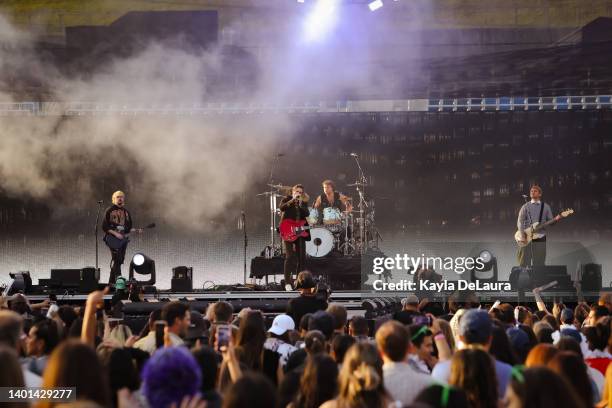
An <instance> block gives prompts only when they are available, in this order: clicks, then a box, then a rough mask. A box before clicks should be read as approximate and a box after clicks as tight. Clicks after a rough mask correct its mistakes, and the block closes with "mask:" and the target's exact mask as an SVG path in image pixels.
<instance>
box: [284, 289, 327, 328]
mask: <svg viewBox="0 0 612 408" xmlns="http://www.w3.org/2000/svg"><path fill="white" fill-rule="evenodd" d="M325 309H327V302H326V301H325V300H324V299H319V298H317V297H316V296H304V295H300V296H299V297H297V298H293V299H291V300H290V301H289V304H288V305H287V314H288V315H289V316H291V317H292V318H293V321H294V322H295V327H299V325H300V320H302V316H304V315H305V314H307V313H314V312H316V311H318V310H325Z"/></svg>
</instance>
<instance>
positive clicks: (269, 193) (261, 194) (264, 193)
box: [256, 191, 286, 197]
mask: <svg viewBox="0 0 612 408" xmlns="http://www.w3.org/2000/svg"><path fill="white" fill-rule="evenodd" d="M264 195H268V196H271V195H273V196H276V197H284V196H285V195H286V194H279V193H276V192H270V191H264V192H263V193H259V194H256V196H264Z"/></svg>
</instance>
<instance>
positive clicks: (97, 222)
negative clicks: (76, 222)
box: [94, 200, 104, 276]
mask: <svg viewBox="0 0 612 408" xmlns="http://www.w3.org/2000/svg"><path fill="white" fill-rule="evenodd" d="M103 203H104V200H100V201H98V209H97V211H96V225H95V226H94V237H95V241H96V273H97V274H98V276H100V268H99V267H98V254H99V249H98V245H99V244H98V224H99V222H100V210H102V204H103Z"/></svg>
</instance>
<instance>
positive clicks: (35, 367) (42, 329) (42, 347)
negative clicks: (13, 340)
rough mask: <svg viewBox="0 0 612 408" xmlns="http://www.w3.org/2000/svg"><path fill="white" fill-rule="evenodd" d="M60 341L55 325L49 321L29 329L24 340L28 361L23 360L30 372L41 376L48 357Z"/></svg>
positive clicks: (41, 321) (41, 322) (35, 324)
mask: <svg viewBox="0 0 612 408" xmlns="http://www.w3.org/2000/svg"><path fill="white" fill-rule="evenodd" d="M59 341H60V338H59V332H58V329H57V324H56V323H55V322H54V321H53V320H51V319H43V320H40V321H38V322H36V323H34V325H33V326H32V327H31V328H30V332H29V333H28V337H27V339H26V355H27V356H28V359H26V360H23V361H22V364H25V365H26V366H27V368H28V370H30V371H31V372H33V373H34V374H36V375H39V376H42V374H43V371H44V370H45V367H46V366H47V361H48V359H49V355H50V354H51V352H52V351H53V349H55V347H56V346H57V345H58V343H59Z"/></svg>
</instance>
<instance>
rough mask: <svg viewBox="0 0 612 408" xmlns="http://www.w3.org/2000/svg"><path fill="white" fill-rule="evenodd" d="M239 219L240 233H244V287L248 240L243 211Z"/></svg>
mask: <svg viewBox="0 0 612 408" xmlns="http://www.w3.org/2000/svg"><path fill="white" fill-rule="evenodd" d="M241 213H242V214H241V217H242V231H243V233H244V253H243V267H244V270H243V273H244V284H245V285H246V283H247V247H248V246H249V239H248V236H247V229H246V214H245V213H244V211H242V212H241Z"/></svg>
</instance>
